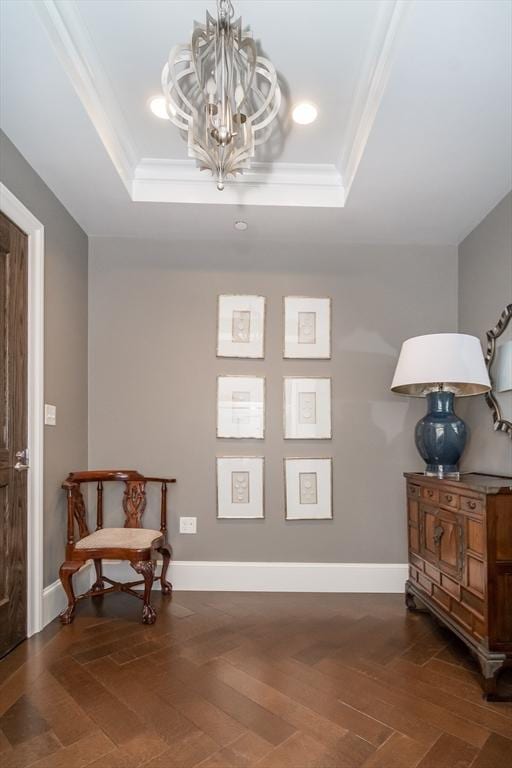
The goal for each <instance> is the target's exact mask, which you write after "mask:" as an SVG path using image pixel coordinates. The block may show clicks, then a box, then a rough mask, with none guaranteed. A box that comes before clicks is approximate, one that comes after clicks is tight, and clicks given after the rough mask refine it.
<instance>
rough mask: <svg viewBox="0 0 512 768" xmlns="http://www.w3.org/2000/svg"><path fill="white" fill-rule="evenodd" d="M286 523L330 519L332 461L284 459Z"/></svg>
mask: <svg viewBox="0 0 512 768" xmlns="http://www.w3.org/2000/svg"><path fill="white" fill-rule="evenodd" d="M284 482H285V516H286V519H287V520H331V519H332V459H285V460H284Z"/></svg>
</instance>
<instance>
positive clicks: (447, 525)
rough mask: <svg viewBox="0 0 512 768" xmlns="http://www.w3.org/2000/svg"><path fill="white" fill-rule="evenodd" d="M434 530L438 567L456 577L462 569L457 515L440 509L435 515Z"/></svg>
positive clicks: (460, 527)
mask: <svg viewBox="0 0 512 768" xmlns="http://www.w3.org/2000/svg"><path fill="white" fill-rule="evenodd" d="M436 532H437V535H438V539H439V567H440V568H441V570H444V571H445V572H447V573H452V574H453V575H454V576H456V577H457V578H459V579H460V578H461V577H462V569H463V562H464V561H463V557H464V553H463V544H464V541H463V527H462V522H461V520H460V518H459V517H458V515H456V514H455V513H453V512H449V511H448V510H445V509H442V510H441V511H440V513H439V515H438V516H437V521H436Z"/></svg>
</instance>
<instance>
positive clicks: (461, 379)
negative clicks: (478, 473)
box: [391, 333, 491, 477]
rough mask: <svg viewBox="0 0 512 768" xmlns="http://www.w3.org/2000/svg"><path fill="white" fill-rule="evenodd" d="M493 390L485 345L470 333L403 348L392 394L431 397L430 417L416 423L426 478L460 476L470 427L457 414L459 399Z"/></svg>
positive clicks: (408, 343)
mask: <svg viewBox="0 0 512 768" xmlns="http://www.w3.org/2000/svg"><path fill="white" fill-rule="evenodd" d="M490 388H491V384H490V381H489V374H488V373H487V368H486V367H485V361H484V356H483V354H482V348H481V346H480V341H479V340H478V339H477V338H476V336H468V335H467V334H464V333H434V334H429V335H426V336H415V337H414V338H412V339H407V341H404V343H403V344H402V349H401V351H400V357H399V358H398V363H397V366H396V370H395V375H394V377H393V383H392V384H391V390H392V391H393V392H397V393H398V394H400V395H410V396H412V397H426V398H427V407H428V412H427V415H426V416H424V417H423V418H422V419H420V421H418V423H417V424H416V430H415V439H416V447H417V449H418V451H419V453H420V455H421V456H422V458H423V459H424V461H426V464H427V465H426V467H425V474H426V475H432V476H435V477H458V476H459V460H460V457H461V456H462V453H463V451H464V446H465V445H466V439H467V428H466V425H465V423H464V422H463V420H462V419H460V418H459V417H458V416H457V415H456V414H455V413H454V410H453V400H454V397H455V396H457V397H468V396H469V395H481V394H483V393H485V392H488V391H489V390H490Z"/></svg>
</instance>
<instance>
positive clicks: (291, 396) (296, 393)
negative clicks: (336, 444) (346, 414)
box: [283, 376, 332, 440]
mask: <svg viewBox="0 0 512 768" xmlns="http://www.w3.org/2000/svg"><path fill="white" fill-rule="evenodd" d="M283 402H284V437H285V439H286V440H290V439H291V440H330V439H331V438H332V428H331V379H330V378H322V377H320V376H306V377H304V378H299V377H298V376H285V378H284V386H283Z"/></svg>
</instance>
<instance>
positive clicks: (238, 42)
mask: <svg viewBox="0 0 512 768" xmlns="http://www.w3.org/2000/svg"><path fill="white" fill-rule="evenodd" d="M233 17H234V9H233V4H232V3H231V0H217V18H216V19H215V18H214V17H213V16H211V15H210V13H208V11H207V12H206V24H199V23H198V22H194V31H193V33H192V39H191V41H190V44H189V45H177V46H175V47H174V48H173V49H172V50H171V52H170V54H169V61H168V63H167V64H166V65H165V66H164V68H163V71H162V88H163V92H164V96H165V101H166V108H167V113H168V116H169V118H170V120H171V122H172V123H173V124H174V125H175V126H177V127H178V128H179V129H180V130H181V131H183V132H185V133H186V136H187V143H188V154H189V157H193V158H194V159H195V160H196V163H197V165H198V166H199V168H200V170H210V171H211V172H212V175H213V176H214V177H215V178H216V179H217V189H220V190H222V189H224V181H225V179H226V177H227V176H234V175H235V174H237V173H243V172H244V170H246V169H247V168H250V165H251V159H252V158H253V157H254V153H255V148H256V146H258V145H259V144H263V143H264V142H265V141H267V140H268V138H269V137H270V134H271V132H272V126H271V123H272V121H273V120H274V118H275V117H276V116H277V113H278V111H279V107H280V103H281V91H280V89H279V84H278V82H277V73H276V70H275V68H274V66H273V64H272V63H271V62H270V61H269V60H268V59H266V58H264V57H263V56H259V55H258V51H257V48H256V44H255V42H254V40H253V39H252V37H251V36H250V33H249V32H248V30H247V29H246V30H243V29H242V19H241V17H239V18H238V19H236V20H233Z"/></svg>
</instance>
